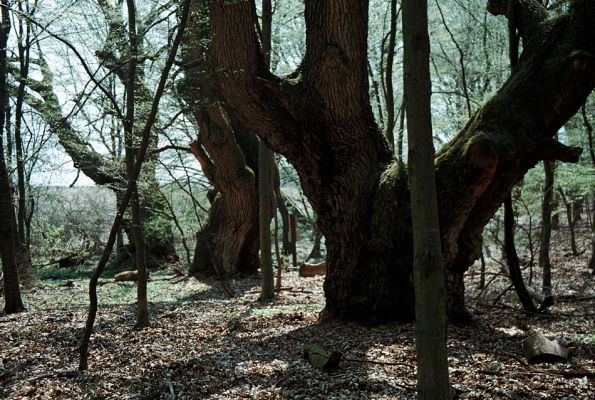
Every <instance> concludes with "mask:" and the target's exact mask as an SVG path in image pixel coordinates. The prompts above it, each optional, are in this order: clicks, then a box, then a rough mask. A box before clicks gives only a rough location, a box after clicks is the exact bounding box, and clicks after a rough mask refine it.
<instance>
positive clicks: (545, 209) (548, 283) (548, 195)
mask: <svg viewBox="0 0 595 400" xmlns="http://www.w3.org/2000/svg"><path fill="white" fill-rule="evenodd" d="M555 168H556V163H555V162H553V161H544V162H543V169H544V172H545V182H544V185H543V202H542V203H541V244H540V246H539V268H541V271H542V273H543V284H542V286H543V292H544V293H545V295H546V296H547V295H551V293H552V266H551V264H550V240H551V238H552V206H553V197H554V170H555Z"/></svg>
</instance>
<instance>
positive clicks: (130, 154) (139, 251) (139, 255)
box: [124, 0, 149, 328]
mask: <svg viewBox="0 0 595 400" xmlns="http://www.w3.org/2000/svg"><path fill="white" fill-rule="evenodd" d="M126 4H127V8H128V38H129V41H130V60H129V61H128V71H127V75H128V76H127V80H126V82H127V85H126V86H127V87H126V121H125V122H124V127H125V130H126V172H127V177H128V180H129V181H130V182H129V184H130V185H131V187H132V197H131V199H130V200H131V204H130V209H131V214H132V223H131V229H130V230H131V231H132V236H133V238H134V247H135V253H134V254H135V259H136V269H137V271H138V280H137V292H136V300H137V314H136V327H137V328H144V327H147V326H149V306H148V302H147V280H148V275H147V254H146V246H145V237H144V234H143V221H142V216H141V208H140V201H139V196H138V183H137V180H136V178H135V177H134V176H133V175H134V166H135V163H136V159H135V155H136V153H137V151H136V146H135V142H136V141H137V138H136V129H135V126H134V125H135V101H136V60H137V58H138V37H137V35H136V4H135V1H134V0H127V2H126Z"/></svg>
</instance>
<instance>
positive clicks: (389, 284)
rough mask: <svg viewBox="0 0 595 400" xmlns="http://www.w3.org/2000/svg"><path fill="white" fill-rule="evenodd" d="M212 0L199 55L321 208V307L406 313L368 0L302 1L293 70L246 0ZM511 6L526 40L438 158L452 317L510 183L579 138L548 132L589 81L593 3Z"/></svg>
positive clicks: (594, 76) (405, 241) (593, 72)
mask: <svg viewBox="0 0 595 400" xmlns="http://www.w3.org/2000/svg"><path fill="white" fill-rule="evenodd" d="M502 3H504V4H502ZM505 3H506V2H505V1H490V4H489V9H490V11H491V12H492V13H494V14H498V15H499V14H506V5H505ZM208 8H209V11H210V17H211V18H210V22H211V25H210V29H211V31H212V36H211V37H212V40H211V42H210V43H209V45H210V51H209V53H208V57H207V61H208V63H209V65H210V67H211V68H210V70H211V71H215V72H213V74H212V76H211V77H212V79H213V81H214V82H215V83H216V85H217V89H218V93H220V94H221V95H222V96H223V97H224V98H225V100H226V102H227V104H228V105H229V106H230V107H231V109H233V110H234V111H235V113H236V114H237V115H238V117H239V119H241V121H242V122H243V124H245V125H246V126H247V127H248V128H249V129H250V130H251V131H253V132H255V133H256V134H257V135H259V136H260V137H261V138H262V139H264V140H265V141H266V142H267V143H268V144H269V146H270V147H271V148H272V149H273V150H275V151H277V152H279V153H281V154H283V155H284V156H285V157H286V158H287V160H288V161H289V162H290V163H291V164H292V165H293V166H294V167H295V169H296V171H297V172H298V174H299V176H300V180H301V184H302V187H303V189H304V193H305V194H306V196H307V197H308V199H309V200H310V202H311V203H312V205H313V207H314V210H315V211H316V213H317V215H318V216H319V221H320V229H321V230H322V232H323V234H324V235H325V237H326V244H327V265H328V274H327V276H326V280H325V285H324V289H325V295H326V300H327V302H326V311H327V314H328V315H331V316H334V317H339V318H344V319H355V320H368V321H380V320H389V319H395V318H412V317H413V316H414V300H413V287H412V284H411V281H412V280H411V273H412V264H413V254H412V253H413V252H412V250H413V247H412V236H411V212H410V202H409V192H408V189H407V174H406V172H405V171H404V170H403V169H402V168H401V169H400V168H399V167H398V165H397V164H396V163H395V162H394V160H393V157H392V155H391V153H390V151H389V149H388V148H387V146H386V143H385V142H384V139H383V137H382V135H381V133H380V132H379V131H378V128H377V126H376V124H375V122H374V119H373V114H372V110H371V107H370V102H369V94H368V76H367V62H366V59H367V39H366V38H367V31H368V24H367V17H368V2H364V1H359V0H328V1H314V0H306V2H305V21H306V28H307V32H308V34H307V36H306V53H305V57H304V59H303V61H302V63H301V66H300V70H299V71H298V72H299V73H296V74H293V75H291V76H290V77H288V78H287V79H282V78H279V77H276V76H273V75H272V74H271V73H270V72H269V71H268V69H267V68H266V66H265V64H264V61H263V59H262V56H261V55H260V51H259V48H258V41H257V37H256V33H255V31H254V21H253V15H255V12H254V9H253V4H252V2H251V1H248V0H240V1H233V2H229V1H225V0H215V1H209V2H208ZM517 13H518V15H517V22H518V26H519V30H520V34H521V37H522V38H523V41H524V46H523V49H524V52H523V54H522V56H521V58H520V62H519V65H518V66H517V68H516V70H515V72H514V73H513V74H512V76H511V77H510V78H509V79H508V81H507V82H506V83H505V84H504V86H503V87H502V88H501V90H500V91H499V92H498V93H497V94H496V95H495V96H494V97H493V98H492V99H491V100H489V101H488V102H487V103H486V104H485V105H484V106H483V107H481V108H480V109H479V110H478V111H477V112H476V113H475V115H473V116H472V118H471V119H470V121H469V123H468V124H467V125H466V126H465V127H464V128H463V130H462V131H461V132H459V134H458V135H456V137H455V138H454V139H453V140H452V141H451V142H450V143H449V144H447V145H445V146H444V148H443V149H442V150H441V151H440V152H439V153H438V155H437V158H436V183H437V192H438V204H439V210H440V233H441V238H442V250H443V254H444V256H445V261H446V266H447V272H446V276H447V281H446V285H447V293H448V302H447V308H448V311H449V314H450V316H451V317H454V318H456V317H461V316H464V315H466V313H465V306H464V283H463V282H464V281H463V273H464V272H465V271H466V270H467V269H468V267H469V266H470V265H471V264H472V263H473V261H474V260H475V259H477V258H478V257H479V255H480V246H479V244H480V240H479V239H480V236H481V232H482V230H483V227H484V226H485V224H486V223H487V222H488V221H489V219H490V218H491V216H492V215H493V214H494V213H495V212H496V210H497V209H498V207H499V206H500V205H501V204H502V201H503V200H504V197H505V196H506V194H507V193H508V192H509V191H510V190H511V188H512V187H513V186H514V185H515V184H516V183H517V182H519V181H520V180H521V179H522V177H523V175H524V174H525V173H526V172H527V170H528V169H530V168H532V167H533V166H535V164H536V163H537V162H538V161H540V160H544V159H549V160H555V159H558V160H562V161H573V162H576V161H577V159H578V157H579V155H580V149H578V148H570V147H566V146H564V145H562V144H561V143H559V142H557V141H555V140H554V139H553V138H552V137H553V136H554V134H555V133H556V132H557V130H558V129H559V128H560V127H561V126H562V125H563V124H564V123H565V122H566V121H567V120H568V119H569V118H570V117H571V116H572V115H573V114H574V113H575V112H576V111H577V110H578V108H579V107H580V106H581V104H582V103H583V102H584V101H585V98H586V97H587V95H588V94H589V93H590V92H591V90H592V89H593V87H594V86H595V65H594V64H595V62H594V61H593V59H592V56H591V54H595V29H594V28H593V24H592V20H593V18H594V17H595V2H591V1H586V0H577V1H576V2H575V3H573V6H572V8H571V10H570V11H569V13H568V14H566V15H564V16H561V17H557V18H555V19H549V14H548V12H547V11H546V10H545V8H543V6H541V5H540V4H539V3H538V2H536V1H534V0H525V1H522V2H519V8H518V11H517ZM345 26H349V29H344V27H345ZM544 43H546V44H547V45H544ZM536 60H538V61H539V62H536ZM544 65H547V68H544ZM511 110H513V111H511Z"/></svg>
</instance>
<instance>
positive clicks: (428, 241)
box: [403, 0, 452, 400]
mask: <svg viewBox="0 0 595 400" xmlns="http://www.w3.org/2000/svg"><path fill="white" fill-rule="evenodd" d="M427 6H428V5H427V1H425V0H403V41H404V59H403V66H404V70H405V74H404V88H405V92H406V93H407V99H408V101H407V115H408V116H409V118H408V119H407V133H408V135H407V136H408V140H409V183H410V187H411V220H412V225H413V254H414V260H413V280H414V286H415V319H416V325H415V348H416V352H417V394H418V398H419V399H422V400H442V399H450V398H451V397H452V396H451V390H450V384H449V380H448V360H447V348H446V339H447V334H446V300H445V299H446V290H445V284H444V259H443V257H442V249H441V240H440V227H439V222H438V203H437V196H436V183H435V182H436V180H435V177H434V143H433V136H432V114H431V107H430V97H431V90H432V88H431V81H430V64H429V63H430V37H429V34H428V15H427V12H428V10H427Z"/></svg>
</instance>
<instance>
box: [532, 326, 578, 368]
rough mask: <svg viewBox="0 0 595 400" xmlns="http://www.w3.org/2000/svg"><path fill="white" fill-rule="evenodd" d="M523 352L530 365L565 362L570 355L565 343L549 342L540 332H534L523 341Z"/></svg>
mask: <svg viewBox="0 0 595 400" xmlns="http://www.w3.org/2000/svg"><path fill="white" fill-rule="evenodd" d="M523 352H524V353H525V357H527V361H528V362H529V363H530V364H540V363H555V362H563V361H567V360H568V356H569V353H570V352H569V348H568V347H567V344H566V343H561V341H559V340H549V339H548V338H546V337H545V335H544V334H543V333H541V332H536V333H534V334H532V335H530V336H529V337H527V338H526V339H525V340H523Z"/></svg>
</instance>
